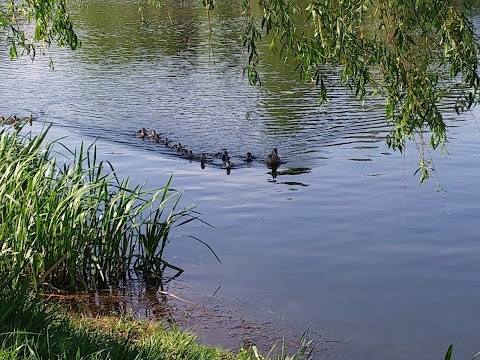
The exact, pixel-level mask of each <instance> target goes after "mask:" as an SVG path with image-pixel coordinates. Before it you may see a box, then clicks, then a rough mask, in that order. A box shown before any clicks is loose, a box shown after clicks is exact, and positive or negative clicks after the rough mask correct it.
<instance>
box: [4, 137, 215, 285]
mask: <svg viewBox="0 0 480 360" xmlns="http://www.w3.org/2000/svg"><path fill="white" fill-rule="evenodd" d="M18 131H19V130H17V131H15V132H12V131H10V130H3V131H2V132H0V240H1V244H2V248H1V249H0V255H1V256H0V273H10V274H13V276H12V277H11V278H10V279H9V280H10V281H11V282H13V283H15V282H16V281H17V280H18V279H19V278H23V277H25V276H26V275H28V277H29V279H30V281H31V282H33V283H34V285H37V284H39V283H43V282H48V283H50V284H53V285H55V286H59V287H68V286H70V287H83V286H85V285H87V286H97V285H99V284H104V283H111V282H115V281H117V280H119V279H123V278H124V277H128V274H129V272H131V271H136V272H137V273H141V274H143V275H144V276H146V277H148V278H152V277H153V278H157V279H160V278H161V277H162V275H163V271H164V269H165V267H170V268H172V269H174V270H176V271H179V272H181V269H179V268H177V267H175V266H173V265H171V264H169V263H167V262H166V261H164V260H163V254H164V249H165V247H166V246H167V244H168V242H169V240H170V239H169V234H170V231H171V229H172V228H174V227H177V226H181V225H183V224H185V223H188V222H190V221H192V220H195V219H197V213H196V212H195V211H194V210H193V207H192V206H187V207H186V208H183V209H178V202H179V199H180V196H181V193H178V192H176V191H172V190H171V189H170V182H169V183H168V184H167V186H165V187H164V188H159V189H153V190H145V189H144V186H136V187H134V188H131V187H130V185H129V180H128V179H126V180H119V179H118V178H117V177H116V175H115V173H114V172H113V169H112V167H111V165H110V163H108V162H98V161H97V158H96V152H95V150H93V151H92V150H91V149H88V150H86V151H85V150H84V148H83V146H82V147H81V149H80V151H79V153H77V154H71V155H72V157H73V159H70V160H68V161H66V162H64V163H63V164H62V163H59V162H58V160H57V157H56V156H54V155H53V154H54V148H53V147H54V145H55V143H54V142H45V136H46V134H47V133H46V132H44V133H42V134H40V135H38V136H35V137H33V138H31V139H30V138H26V137H22V136H20V135H19V133H18ZM57 146H60V144H57ZM197 240H198V239H197ZM198 241H200V240H198ZM201 242H202V241H201ZM202 243H203V244H205V243H204V242H202ZM205 245H206V244H205ZM206 246H207V247H208V245H206ZM208 248H209V249H210V247H208ZM210 250H211V249H210ZM212 252H213V251H212ZM15 269H20V270H18V271H17V273H15V272H13V271H14V270H15Z"/></svg>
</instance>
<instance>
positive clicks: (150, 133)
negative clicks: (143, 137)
mask: <svg viewBox="0 0 480 360" xmlns="http://www.w3.org/2000/svg"><path fill="white" fill-rule="evenodd" d="M148 137H149V138H152V139H156V138H157V132H156V131H155V130H151V131H150V132H149V133H148Z"/></svg>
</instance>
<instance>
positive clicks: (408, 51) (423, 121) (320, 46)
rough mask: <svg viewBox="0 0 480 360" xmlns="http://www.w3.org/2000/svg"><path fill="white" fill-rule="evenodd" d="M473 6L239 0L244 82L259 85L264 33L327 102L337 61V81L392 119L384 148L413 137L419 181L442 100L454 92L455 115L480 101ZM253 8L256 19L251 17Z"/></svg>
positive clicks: (438, 130) (443, 1) (437, 131)
mask: <svg viewBox="0 0 480 360" xmlns="http://www.w3.org/2000/svg"><path fill="white" fill-rule="evenodd" d="M471 5H472V4H471V3H470V2H468V1H464V2H462V3H461V4H460V2H459V1H454V0H405V1H399V0H309V1H308V3H307V4H306V5H305V6H300V5H299V4H298V3H296V2H293V1H291V0H258V4H253V3H252V1H251V0H244V1H243V3H242V6H243V15H244V16H245V18H246V24H247V26H246V27H245V34H244V39H245V40H244V45H245V46H246V47H247V49H248V52H249V57H248V62H247V64H246V68H247V73H248V77H249V81H250V83H251V84H259V83H260V80H259V73H258V71H257V68H258V62H259V53H258V52H257V49H256V44H257V43H258V41H259V40H260V39H261V37H262V34H263V35H264V36H266V37H267V38H268V40H269V41H270V46H269V48H270V50H272V51H274V52H276V53H277V54H278V56H279V57H280V58H281V59H284V60H286V59H293V60H294V61H296V62H297V69H298V71H299V74H300V75H301V77H302V78H303V79H312V80H314V81H315V82H316V84H317V85H318V87H319V93H320V98H321V100H322V101H327V100H328V97H327V89H326V88H325V85H324V70H325V69H326V67H327V66H330V65H333V66H341V69H342V76H341V81H342V83H343V84H344V85H345V86H346V87H347V88H348V89H350V90H352V91H353V92H354V94H355V95H356V96H357V98H358V99H360V100H362V101H363V100H364V99H365V98H366V97H367V96H372V97H374V96H382V97H383V98H384V99H385V109H386V119H387V121H389V122H391V123H392V124H393V127H392V131H391V133H390V134H389V135H388V136H387V139H386V141H387V144H388V146H390V147H392V148H394V149H398V150H400V151H403V148H404V146H405V140H406V139H407V138H411V139H413V140H414V141H417V144H418V147H419V151H420V154H421V161H420V165H419V171H420V172H421V175H420V180H421V181H424V180H425V179H426V178H428V176H429V169H431V167H430V165H431V164H430V162H429V161H427V160H425V158H424V146H425V145H426V143H425V140H424V139H425V137H424V132H425V131H426V132H428V137H429V141H428V144H429V145H430V146H431V147H432V148H433V149H435V148H437V146H438V145H441V144H442V145H443V144H444V143H445V142H446V125H445V122H444V118H443V115H442V112H441V110H440V108H439V104H440V103H441V101H442V98H443V97H444V95H445V94H447V93H450V94H451V93H452V92H453V93H454V94H456V96H457V101H456V103H455V110H456V111H457V113H459V112H461V111H464V110H467V109H470V108H471V107H472V106H473V105H474V104H476V103H477V102H478V97H479V85H480V78H479V75H478V72H477V70H478V69H477V68H478V60H479V58H478V56H479V44H478V42H477V40H478V39H477V38H476V37H475V34H474V29H473V26H472V24H471V22H470V21H469V20H468V18H467V16H466V13H467V11H468V10H469V9H471ZM255 6H258V7H259V9H260V19H256V18H255V16H253V15H252V14H253V13H254V12H253V11H252V8H254V7H255Z"/></svg>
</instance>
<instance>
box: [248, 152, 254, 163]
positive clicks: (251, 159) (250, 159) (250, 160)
mask: <svg viewBox="0 0 480 360" xmlns="http://www.w3.org/2000/svg"><path fill="white" fill-rule="evenodd" d="M255 159H256V157H255V156H253V155H252V153H251V152H247V157H246V158H245V161H246V162H252V161H253V160H255Z"/></svg>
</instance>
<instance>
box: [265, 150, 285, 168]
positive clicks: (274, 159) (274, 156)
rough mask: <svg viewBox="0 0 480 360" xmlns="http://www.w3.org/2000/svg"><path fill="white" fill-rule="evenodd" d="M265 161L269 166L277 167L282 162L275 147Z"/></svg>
mask: <svg viewBox="0 0 480 360" xmlns="http://www.w3.org/2000/svg"><path fill="white" fill-rule="evenodd" d="M266 163H267V165H268V166H271V167H278V166H279V165H280V164H281V163H282V159H280V157H279V156H278V153H277V148H274V149H273V150H272V153H271V154H268V156H267V160H266Z"/></svg>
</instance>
